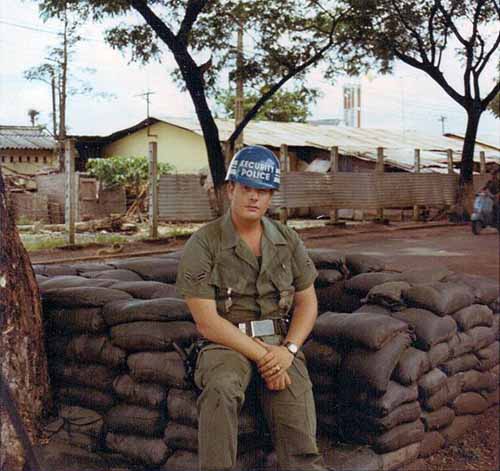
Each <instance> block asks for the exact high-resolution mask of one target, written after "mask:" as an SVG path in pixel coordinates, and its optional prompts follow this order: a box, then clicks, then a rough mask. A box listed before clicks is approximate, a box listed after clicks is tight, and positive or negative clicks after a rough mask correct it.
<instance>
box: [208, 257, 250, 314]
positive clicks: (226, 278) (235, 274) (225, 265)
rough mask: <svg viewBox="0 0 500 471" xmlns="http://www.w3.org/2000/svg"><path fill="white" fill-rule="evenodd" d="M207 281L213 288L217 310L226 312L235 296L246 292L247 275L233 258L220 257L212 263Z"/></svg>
mask: <svg viewBox="0 0 500 471" xmlns="http://www.w3.org/2000/svg"><path fill="white" fill-rule="evenodd" d="M208 283H209V284H210V285H212V286H213V287H214V288H215V299H216V302H217V309H218V311H219V312H222V313H228V312H229V310H230V309H231V307H232V306H233V304H234V300H235V298H238V297H241V296H244V295H246V294H248V293H247V291H248V289H247V283H248V276H247V275H246V274H245V272H244V270H243V268H242V267H240V266H239V264H238V263H234V260H232V261H228V260H224V259H221V260H219V261H217V262H216V263H215V264H214V267H213V269H212V272H211V273H210V276H209V280H208Z"/></svg>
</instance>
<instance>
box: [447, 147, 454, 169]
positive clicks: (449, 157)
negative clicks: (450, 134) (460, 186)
mask: <svg viewBox="0 0 500 471" xmlns="http://www.w3.org/2000/svg"><path fill="white" fill-rule="evenodd" d="M446 158H447V160H448V173H449V174H450V175H451V174H453V149H448V150H447V151H446Z"/></svg>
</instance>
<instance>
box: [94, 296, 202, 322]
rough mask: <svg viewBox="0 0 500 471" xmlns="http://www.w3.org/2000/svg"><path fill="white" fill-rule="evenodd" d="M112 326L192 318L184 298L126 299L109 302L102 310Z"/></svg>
mask: <svg viewBox="0 0 500 471" xmlns="http://www.w3.org/2000/svg"><path fill="white" fill-rule="evenodd" d="M102 315H103V317H104V319H105V321H106V323H107V324H108V325H110V326H114V325H118V324H126V323H130V322H138V321H163V322H166V321H181V320H192V317H191V313H190V312H189V309H188V307H187V304H186V302H185V301H183V300H182V299H176V298H162V299H152V300H142V299H141V300H138V299H132V300H126V301H117V302H114V303H108V304H106V306H104V308H103V310H102Z"/></svg>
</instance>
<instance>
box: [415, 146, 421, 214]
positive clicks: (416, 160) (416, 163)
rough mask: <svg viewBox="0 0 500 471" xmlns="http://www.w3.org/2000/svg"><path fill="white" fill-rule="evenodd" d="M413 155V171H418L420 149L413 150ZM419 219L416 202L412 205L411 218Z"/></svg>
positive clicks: (419, 167)
mask: <svg viewBox="0 0 500 471" xmlns="http://www.w3.org/2000/svg"><path fill="white" fill-rule="evenodd" d="M414 157H415V165H414V167H413V172H414V173H420V170H421V161H420V149H415V150H414ZM419 219H420V208H419V206H418V204H416V205H414V206H413V220H414V221H418V220H419Z"/></svg>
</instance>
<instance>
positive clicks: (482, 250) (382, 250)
mask: <svg viewBox="0 0 500 471" xmlns="http://www.w3.org/2000/svg"><path fill="white" fill-rule="evenodd" d="M302 237H303V239H304V241H305V244H306V246H308V247H329V248H335V249H338V250H343V251H346V252H352V253H363V254H366V255H375V256H378V257H381V258H383V259H384V260H386V262H387V264H388V266H389V267H390V268H391V269H398V270H404V269H408V268H415V267H419V268H420V267H430V266H443V265H444V266H446V267H447V268H449V269H450V270H453V271H461V272H464V273H471V274H477V275H483V276H488V277H491V278H496V279H497V280H499V279H500V273H499V270H500V268H499V266H500V265H499V258H500V239H499V236H498V233H497V232H496V230H493V229H490V228H488V229H486V230H485V231H484V232H482V233H481V234H480V235H479V236H474V235H473V234H472V232H471V230H470V227H469V226H447V227H435V228H425V229H412V230H398V231H394V230H386V231H383V232H372V233H361V234H355V235H345V236H339V235H338V236H336V237H329V238H325V234H322V235H321V238H314V236H312V237H310V236H308V234H303V236H302Z"/></svg>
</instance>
